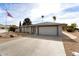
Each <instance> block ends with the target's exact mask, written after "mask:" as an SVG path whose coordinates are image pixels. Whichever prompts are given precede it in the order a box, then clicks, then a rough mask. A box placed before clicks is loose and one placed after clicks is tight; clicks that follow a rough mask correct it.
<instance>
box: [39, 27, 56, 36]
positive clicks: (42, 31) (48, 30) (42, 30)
mask: <svg viewBox="0 0 79 59" xmlns="http://www.w3.org/2000/svg"><path fill="white" fill-rule="evenodd" d="M39 35H57V26H47V27H39Z"/></svg>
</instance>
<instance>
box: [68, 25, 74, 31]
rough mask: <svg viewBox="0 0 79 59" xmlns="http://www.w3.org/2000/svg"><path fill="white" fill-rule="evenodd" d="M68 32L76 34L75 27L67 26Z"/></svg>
mask: <svg viewBox="0 0 79 59" xmlns="http://www.w3.org/2000/svg"><path fill="white" fill-rule="evenodd" d="M67 31H68V32H74V31H75V28H74V27H73V26H67Z"/></svg>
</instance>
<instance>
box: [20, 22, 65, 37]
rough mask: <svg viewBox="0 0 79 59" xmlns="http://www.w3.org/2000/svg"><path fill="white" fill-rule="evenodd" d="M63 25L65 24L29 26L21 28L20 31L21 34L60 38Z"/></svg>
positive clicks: (46, 23)
mask: <svg viewBox="0 0 79 59" xmlns="http://www.w3.org/2000/svg"><path fill="white" fill-rule="evenodd" d="M62 25H65V24H60V23H52V22H43V23H38V24H33V25H28V26H21V27H20V29H21V32H26V33H30V34H36V35H53V36H60V35H62Z"/></svg>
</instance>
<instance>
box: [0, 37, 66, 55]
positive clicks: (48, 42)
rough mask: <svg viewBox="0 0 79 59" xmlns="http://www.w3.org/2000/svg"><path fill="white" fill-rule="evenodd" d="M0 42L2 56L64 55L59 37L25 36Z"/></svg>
mask: <svg viewBox="0 0 79 59" xmlns="http://www.w3.org/2000/svg"><path fill="white" fill-rule="evenodd" d="M16 39H17V40H12V41H8V42H6V43H3V44H0V55H2V56H66V54H65V50H64V47H63V43H62V39H61V38H60V37H49V36H27V37H19V38H16Z"/></svg>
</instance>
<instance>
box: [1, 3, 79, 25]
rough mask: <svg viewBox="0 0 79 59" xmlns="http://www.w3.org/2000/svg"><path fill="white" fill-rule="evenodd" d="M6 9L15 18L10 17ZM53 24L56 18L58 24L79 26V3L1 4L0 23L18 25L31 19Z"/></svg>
mask: <svg viewBox="0 0 79 59" xmlns="http://www.w3.org/2000/svg"><path fill="white" fill-rule="evenodd" d="M5 9H7V11H8V12H9V13H10V14H11V15H12V16H13V18H11V17H8V16H7V14H6V11H5ZM41 15H44V16H45V17H44V19H43V22H53V19H52V16H54V15H55V16H56V17H57V20H56V22H58V23H67V24H71V23H77V25H79V21H78V20H79V4H78V3H18V4H17V3H9V4H8V3H4V4H3V3H2V4H1V3H0V23H2V24H5V20H7V24H8V25H9V24H15V25H18V24H19V21H22V22H23V20H24V18H27V17H29V18H30V19H31V21H32V23H39V22H42V19H41Z"/></svg>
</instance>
